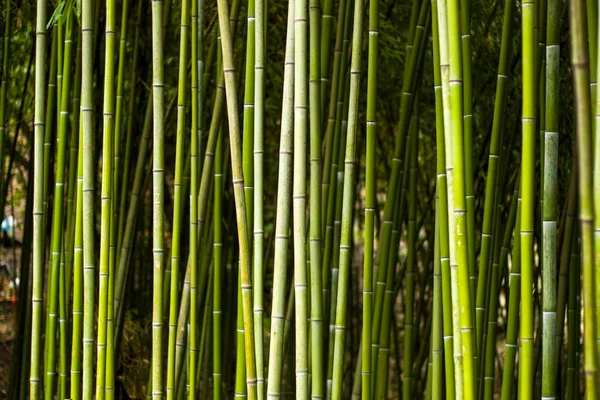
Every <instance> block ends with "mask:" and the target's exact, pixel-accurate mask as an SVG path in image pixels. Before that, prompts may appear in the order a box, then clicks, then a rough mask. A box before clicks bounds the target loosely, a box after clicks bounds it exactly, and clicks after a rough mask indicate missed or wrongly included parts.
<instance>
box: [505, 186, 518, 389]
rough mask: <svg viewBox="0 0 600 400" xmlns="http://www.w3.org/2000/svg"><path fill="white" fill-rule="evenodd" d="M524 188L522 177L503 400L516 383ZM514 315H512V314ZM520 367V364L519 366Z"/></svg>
mask: <svg viewBox="0 0 600 400" xmlns="http://www.w3.org/2000/svg"><path fill="white" fill-rule="evenodd" d="M522 187H523V180H522V177H520V178H519V195H518V196H519V197H518V199H517V220H516V222H515V231H514V239H513V240H514V241H513V248H512V254H511V261H512V263H511V269H510V280H509V290H510V292H509V293H510V298H509V304H508V315H509V316H511V315H512V317H510V318H509V320H508V324H507V327H506V345H505V346H506V351H505V356H504V360H505V362H504V371H503V374H502V392H501V398H502V399H503V400H507V399H512V398H514V397H515V394H514V382H515V378H514V376H515V357H516V354H517V337H518V335H519V320H518V318H517V311H518V310H519V306H520V302H521V240H520V235H521V234H520V232H521V203H522V200H521V190H522ZM511 313H512V314H511ZM519 365H520V364H519Z"/></svg>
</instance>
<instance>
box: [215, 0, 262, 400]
mask: <svg viewBox="0 0 600 400" xmlns="http://www.w3.org/2000/svg"><path fill="white" fill-rule="evenodd" d="M217 5H218V13H219V27H220V28H221V45H222V47H223V72H224V76H225V91H226V94H227V111H228V112H227V116H228V120H229V137H230V140H229V141H230V147H231V170H232V180H233V187H234V196H235V204H236V215H237V226H238V240H239V247H240V276H241V288H242V297H243V299H242V300H243V301H242V303H243V304H242V305H243V314H244V344H245V351H246V379H247V384H248V394H249V398H250V399H251V400H254V399H256V397H257V394H256V363H255V361H254V359H255V358H254V355H255V351H254V328H253V326H252V325H253V324H252V282H251V279H250V263H251V260H250V248H249V244H248V237H247V233H248V224H247V221H246V204H245V201H244V193H243V185H244V179H243V175H242V160H241V154H240V144H241V143H240V127H239V120H238V105H237V88H236V87H235V68H234V63H233V41H232V37H231V36H232V35H231V29H230V27H229V10H228V8H227V4H226V2H225V1H224V0H219V1H218V2H217Z"/></svg>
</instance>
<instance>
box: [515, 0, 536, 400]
mask: <svg viewBox="0 0 600 400" xmlns="http://www.w3.org/2000/svg"><path fill="white" fill-rule="evenodd" d="M535 4H536V2H535V0H528V1H526V2H523V4H522V34H523V45H522V52H523V88H522V91H523V107H522V118H521V120H522V130H523V144H522V158H521V166H522V167H521V168H522V186H521V189H522V191H521V199H522V205H521V220H520V235H521V271H522V276H521V279H522V282H521V302H522V303H521V324H520V325H521V341H520V343H521V349H522V353H521V355H520V357H519V360H520V362H519V398H520V399H529V398H532V396H533V382H534V374H535V372H534V368H535V366H534V365H533V347H534V344H533V337H534V332H533V330H534V308H533V295H532V290H531V289H532V286H533V273H534V271H533V270H534V260H533V257H534V254H533V240H534V239H533V229H534V191H533V187H534V174H535V160H534V155H535V129H536V127H535V124H536V120H535V117H536V115H535V110H536V104H535V102H536V97H537V96H536V95H537V93H535V86H536V83H535V82H534V81H535V79H536V77H535V76H536V75H535V69H536V64H535V58H536V42H535V30H534V24H535V21H534V20H535Z"/></svg>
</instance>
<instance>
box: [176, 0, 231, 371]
mask: <svg viewBox="0 0 600 400" xmlns="http://www.w3.org/2000/svg"><path fill="white" fill-rule="evenodd" d="M239 5H240V3H239V1H237V0H234V1H233V2H232V4H231V15H232V17H231V19H230V26H231V30H232V31H233V32H235V27H236V24H237V15H238V12H239ZM192 6H193V7H195V5H194V4H192ZM192 11H194V10H192ZM192 25H194V24H192ZM192 29H195V28H194V27H193V26H192ZM195 36H196V35H195V34H194V32H192V41H194V40H195V39H194V37H195ZM220 40H221V38H220V37H217V38H216V42H217V44H218V46H217V47H218V49H220V48H221V46H220V44H219V43H218V42H219V41H220ZM192 51H194V50H193V49H192ZM220 52H221V50H219V53H218V59H220V57H221V55H220V54H221V53H220ZM192 58H193V56H192ZM219 63H220V61H219ZM222 70H223V69H222V68H221V67H220V64H219V65H218V66H217V71H218V73H217V93H216V96H215V102H214V108H213V112H212V120H211V124H210V128H209V134H208V140H207V143H206V151H205V156H204V162H203V166H202V169H201V171H202V177H201V179H200V187H199V189H198V196H197V197H198V200H197V207H194V208H193V210H194V211H192V212H197V218H196V221H197V225H196V226H197V233H196V234H195V235H196V236H195V237H196V239H197V242H198V243H197V246H200V243H201V242H200V241H201V240H202V238H203V232H204V227H205V226H206V225H207V221H206V210H207V206H208V201H209V198H210V196H209V194H210V186H211V184H212V178H213V164H214V151H215V147H216V144H217V138H218V134H219V130H220V127H221V120H222V116H223V109H224V107H225V104H224V103H225V87H224V85H223V71H222ZM194 82H195V81H194ZM192 89H193V90H194V89H195V88H194V85H193V84H192ZM195 90H197V88H196V89H195ZM194 97H195V96H192V102H195V101H196V100H195V99H194ZM200 97H201V98H200V99H199V100H202V101H204V100H205V99H204V98H203V97H202V94H201V95H200ZM194 104H195V103H193V104H192V108H193V109H198V107H196V106H195V105H194ZM192 117H193V115H192ZM195 119H196V118H192V130H193V131H195V132H197V131H198V130H199V128H198V127H199V126H201V124H200V122H201V121H200V115H198V117H197V125H194V124H195V122H194V120H195ZM194 128H196V129H194ZM199 142H200V140H199V139H198V151H197V154H198V157H200V143H199ZM196 210H197V211H196ZM191 239H192V238H190V240H191ZM199 250H200V249H198V251H199ZM191 263H192V257H191V256H190V257H188V266H187V270H186V274H185V279H184V286H183V291H182V294H181V303H180V308H179V318H178V322H177V332H178V333H177V353H176V354H175V376H176V380H177V381H178V380H179V377H180V375H181V371H182V367H183V360H184V359H185V357H184V356H183V355H184V352H185V350H186V344H185V340H186V339H185V336H186V335H185V334H186V326H187V323H188V315H189V314H190V313H191V311H192V310H191V305H192V304H196V303H197V300H194V299H197V296H198V293H197V292H198V291H199V290H200V294H201V290H203V287H204V286H200V287H198V282H200V283H203V282H204V281H203V280H202V279H201V278H202V277H201V276H200V277H198V276H195V278H194V277H192V276H191V271H192V265H191ZM194 269H197V267H195V268H194ZM192 278H193V279H192ZM195 296H196V297H195ZM200 298H202V297H200ZM194 307H196V306H194ZM194 318H195V316H194ZM190 319H191V318H190ZM190 325H191V326H193V327H194V329H196V325H195V324H193V325H192V324H190ZM190 335H191V334H190ZM194 337H195V335H194ZM194 340H195V339H194ZM194 345H195V342H194ZM188 347H189V346H188ZM191 350H192V349H191V348H190V355H193V354H194V353H195V351H194V352H192V351H191ZM188 376H189V377H192V376H195V375H188Z"/></svg>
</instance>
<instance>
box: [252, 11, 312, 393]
mask: <svg viewBox="0 0 600 400" xmlns="http://www.w3.org/2000/svg"><path fill="white" fill-rule="evenodd" d="M255 13H256V27H255V35H256V38H255V40H254V42H255V43H254V46H255V48H254V49H255V57H254V60H255V61H254V79H255V82H254V85H255V86H254V151H253V152H254V168H253V170H254V199H253V203H254V223H253V228H254V232H253V236H254V250H253V252H252V253H253V260H254V268H253V273H254V278H253V280H254V286H255V290H254V292H253V294H254V299H253V300H254V301H253V308H254V332H255V337H254V345H255V348H256V378H257V394H258V398H259V399H264V398H265V366H264V363H265V360H264V338H263V330H264V327H263V307H264V305H263V303H264V300H263V292H264V277H263V275H264V260H265V257H264V215H263V214H264V211H263V209H264V204H263V202H264V200H263V199H264V183H263V174H264V172H263V170H264V166H263V164H264V161H263V158H264V156H263V153H264V147H265V143H264V142H265V132H264V130H265V121H264V120H265V58H266V35H265V30H266V29H265V26H266V22H267V19H266V16H265V13H266V7H265V1H264V0H256V10H255ZM319 250H320V248H319Z"/></svg>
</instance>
